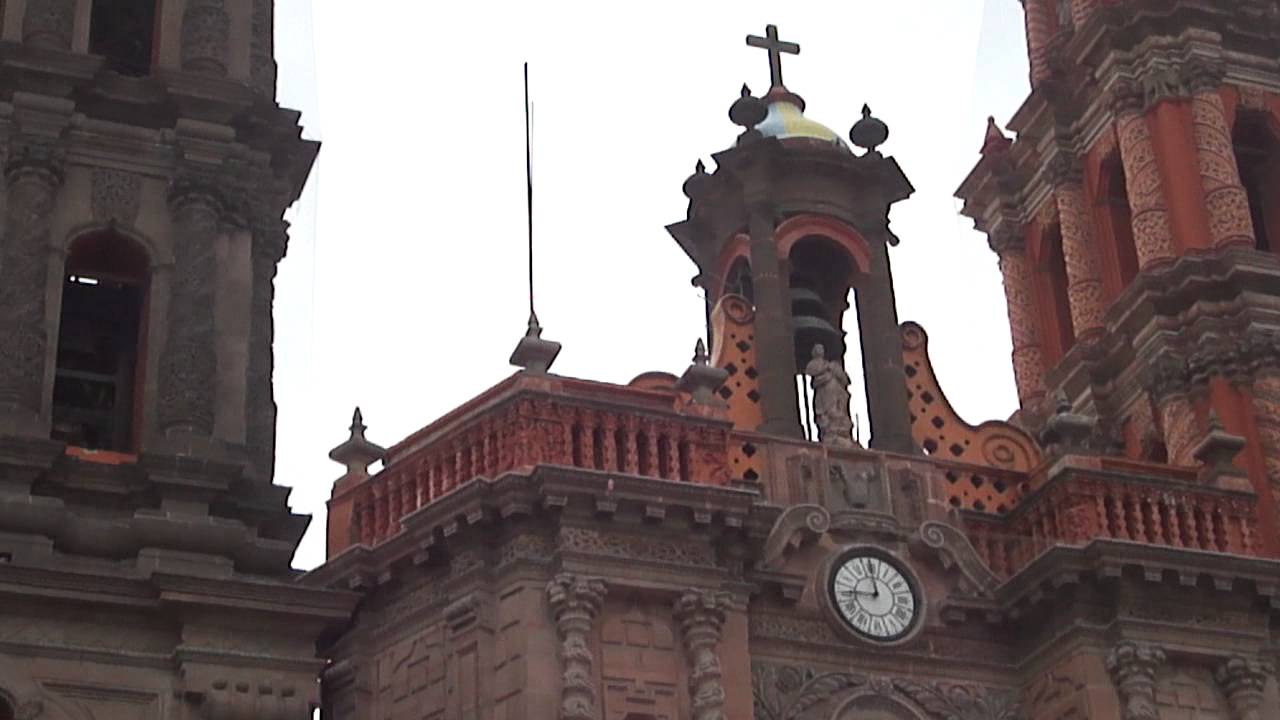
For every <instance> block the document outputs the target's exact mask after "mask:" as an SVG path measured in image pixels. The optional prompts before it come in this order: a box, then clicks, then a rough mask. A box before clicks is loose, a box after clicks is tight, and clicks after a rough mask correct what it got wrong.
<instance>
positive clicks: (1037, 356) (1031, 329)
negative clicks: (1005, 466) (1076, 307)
mask: <svg viewBox="0 0 1280 720" xmlns="http://www.w3.org/2000/svg"><path fill="white" fill-rule="evenodd" d="M989 242H990V244H991V249H992V250H994V251H995V253H996V255H997V256H998V257H999V258H1000V274H1001V275H1002V276H1003V278H1004V299H1005V304H1006V305H1007V307H1008V311H1009V332H1010V334H1011V335H1012V339H1013V376H1014V380H1015V382H1016V383H1017V385H1018V401H1019V403H1020V404H1021V405H1022V407H1024V408H1025V407H1029V406H1031V405H1033V404H1034V403H1035V402H1036V401H1038V400H1039V399H1040V398H1041V397H1043V396H1044V393H1045V389H1044V359H1043V356H1042V355H1041V349H1040V324H1039V322H1038V321H1037V317H1036V309H1035V293H1034V290H1033V289H1032V286H1031V266H1030V263H1029V262H1028V261H1027V249H1026V244H1025V242H1024V240H1023V238H1022V236H1021V235H1019V234H1018V233H1017V232H1015V231H1012V230H1003V231H1000V232H997V233H995V234H992V235H991V236H990V238H989Z"/></svg>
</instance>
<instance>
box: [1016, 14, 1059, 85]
mask: <svg viewBox="0 0 1280 720" xmlns="http://www.w3.org/2000/svg"><path fill="white" fill-rule="evenodd" d="M1049 2H1050V0H1023V6H1024V7H1025V9H1026V13H1027V54H1028V56H1029V57H1030V58H1031V84H1032V86H1035V85H1039V84H1040V82H1041V81H1042V80H1046V79H1048V77H1049V40H1050V38H1051V37H1052V35H1053V26H1054V20H1053V8H1052V7H1050V5H1049Z"/></svg>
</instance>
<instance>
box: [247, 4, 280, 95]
mask: <svg viewBox="0 0 1280 720" xmlns="http://www.w3.org/2000/svg"><path fill="white" fill-rule="evenodd" d="M252 12H253V14H252V16H251V23H252V25H251V33H252V34H251V35H250V36H249V79H250V81H251V82H252V83H253V89H254V90H256V91H258V92H259V93H261V94H263V95H265V96H267V97H269V98H274V97H275V94H276V61H275V49H274V41H273V39H274V33H275V17H274V13H273V12H272V0H253V11H252Z"/></svg>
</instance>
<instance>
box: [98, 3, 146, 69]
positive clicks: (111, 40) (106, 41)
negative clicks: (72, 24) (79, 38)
mask: <svg viewBox="0 0 1280 720" xmlns="http://www.w3.org/2000/svg"><path fill="white" fill-rule="evenodd" d="M156 32H157V27H156V2H155V0H93V8H92V10H91V11H90V15H89V52H91V53H93V54H94V55H101V56H103V57H104V58H105V59H106V67H107V69H109V70H114V71H116V72H117V73H120V74H121V75H128V76H130V77H145V76H147V75H149V74H150V73H151V65H152V63H153V62H154V61H155V36H156Z"/></svg>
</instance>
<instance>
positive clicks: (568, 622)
mask: <svg viewBox="0 0 1280 720" xmlns="http://www.w3.org/2000/svg"><path fill="white" fill-rule="evenodd" d="M605 592H606V590H605V586H604V583H603V582H601V581H600V580H597V579H594V578H585V577H578V576H575V575H568V574H562V575H557V576H556V577H555V579H553V580H552V581H551V582H550V583H548V584H547V600H548V601H549V602H550V603H551V612H552V614H553V616H554V617H555V620H556V631H557V632H558V633H559V635H560V662H561V664H562V665H563V667H564V672H563V683H564V684H563V687H562V688H561V690H560V714H559V715H558V716H557V717H558V718H559V720H598V718H599V717H600V714H599V710H598V709H597V707H596V703H597V694H596V681H595V657H594V656H593V655H592V653H591V644H590V635H591V633H592V630H593V627H594V624H595V619H596V615H598V614H599V612H600V606H601V604H602V603H603V602H604V596H605Z"/></svg>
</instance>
